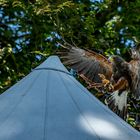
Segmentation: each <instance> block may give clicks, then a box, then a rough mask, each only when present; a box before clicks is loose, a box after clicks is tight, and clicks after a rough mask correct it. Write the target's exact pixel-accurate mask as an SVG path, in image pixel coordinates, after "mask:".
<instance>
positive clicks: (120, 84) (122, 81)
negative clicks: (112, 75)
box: [113, 77, 129, 90]
mask: <svg viewBox="0 0 140 140" xmlns="http://www.w3.org/2000/svg"><path fill="white" fill-rule="evenodd" d="M113 86H114V90H123V89H125V88H127V87H128V86H129V85H128V81H127V80H126V79H125V78H124V77H121V78H120V79H119V80H118V81H117V83H116V84H114V85H113Z"/></svg>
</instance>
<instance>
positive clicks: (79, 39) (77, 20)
mask: <svg viewBox="0 0 140 140" xmlns="http://www.w3.org/2000/svg"><path fill="white" fill-rule="evenodd" d="M139 13H140V1H139V0H71V1H70V0H57V1H56V0H47V1H46V0H20V1H19V0H0V92H1V93H2V92H3V91H4V90H6V89H7V88H8V87H10V86H11V85H13V84H14V83H15V82H17V81H18V80H19V79H21V78H22V77H23V76H25V75H27V74H28V73H29V72H30V71H31V69H33V68H34V67H36V66H37V65H38V64H40V63H41V62H42V61H43V60H44V59H46V57H47V56H49V55H51V54H55V52H56V50H58V49H61V48H60V46H59V44H58V43H57V42H61V41H62V38H64V39H65V40H66V41H67V42H69V43H71V44H76V45H77V46H78V47H81V48H89V49H91V50H95V51H98V52H100V53H102V54H104V55H106V56H108V57H109V55H110V54H119V55H121V56H123V57H124V58H125V59H126V60H130V55H129V52H128V48H130V47H133V46H135V45H137V44H138V43H139V40H140V26H139V22H140V15H139ZM128 106H129V117H128V120H127V121H128V122H129V123H130V124H131V125H133V126H134V127H138V122H139V116H140V112H139V111H140V109H139V110H138V108H140V102H138V101H137V103H136V101H133V100H131V97H130V101H129V104H128Z"/></svg>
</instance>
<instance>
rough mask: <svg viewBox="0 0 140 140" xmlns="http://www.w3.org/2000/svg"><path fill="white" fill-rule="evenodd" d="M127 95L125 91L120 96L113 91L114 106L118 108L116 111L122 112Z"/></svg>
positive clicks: (125, 104)
mask: <svg viewBox="0 0 140 140" xmlns="http://www.w3.org/2000/svg"><path fill="white" fill-rule="evenodd" d="M127 94H128V91H127V90H125V91H123V92H122V93H121V95H119V92H118V91H115V92H113V94H112V97H113V99H114V100H115V106H118V109H119V110H120V111H122V110H123V107H124V106H127Z"/></svg>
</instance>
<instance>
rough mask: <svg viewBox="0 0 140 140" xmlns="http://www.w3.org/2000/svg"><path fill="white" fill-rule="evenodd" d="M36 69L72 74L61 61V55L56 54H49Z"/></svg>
mask: <svg viewBox="0 0 140 140" xmlns="http://www.w3.org/2000/svg"><path fill="white" fill-rule="evenodd" d="M34 70H54V71H60V72H64V73H67V74H69V75H71V74H70V73H69V71H68V70H67V69H66V68H65V67H64V65H63V64H62V63H61V61H60V59H59V57H58V56H56V55H52V56H49V57H48V58H47V59H46V60H45V61H44V62H43V63H42V64H40V65H39V66H38V67H36V68H35V69H34Z"/></svg>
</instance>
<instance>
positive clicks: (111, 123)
mask: <svg viewBox="0 0 140 140" xmlns="http://www.w3.org/2000/svg"><path fill="white" fill-rule="evenodd" d="M0 140H140V133H139V132H138V131H136V130H135V129H133V128H132V127H131V126H130V125H128V124H127V123H126V122H124V121H123V120H122V119H121V118H119V117H118V116H117V115H116V114H114V113H113V112H112V111H111V110H109V109H108V108H107V107H106V106H105V105H103V104H102V103H101V102H100V101H99V100H98V99H96V98H95V97H94V96H92V95H91V94H90V93H89V91H87V89H86V88H84V87H83V86H82V85H81V84H80V83H79V82H78V81H77V80H76V79H75V78H74V77H73V76H72V75H71V74H70V73H69V72H68V71H67V69H66V68H65V67H64V66H63V65H62V63H61V62H60V60H59V58H58V57H57V56H51V57H49V58H48V59H47V60H46V61H45V62H44V63H42V64H41V65H40V66H38V67H37V68H35V69H34V70H33V71H32V72H31V73H30V74H29V75H27V76H26V77H25V78H23V79H22V80H21V81H19V82H18V83H17V84H15V85H14V86H12V87H11V88H10V89H8V90H7V91H6V92H4V93H3V94H2V95H0Z"/></svg>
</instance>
